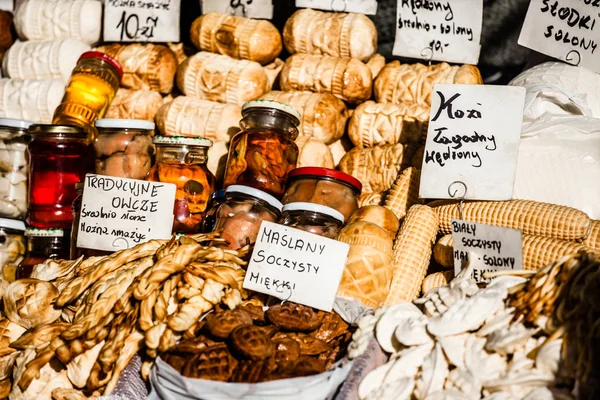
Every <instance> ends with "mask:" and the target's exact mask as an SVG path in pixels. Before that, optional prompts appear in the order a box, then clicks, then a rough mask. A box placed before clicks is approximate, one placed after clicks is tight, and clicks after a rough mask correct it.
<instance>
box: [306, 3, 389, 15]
mask: <svg viewBox="0 0 600 400" xmlns="http://www.w3.org/2000/svg"><path fill="white" fill-rule="evenodd" d="M296 7H299V8H316V9H318V10H327V11H334V12H349V13H350V12H351V13H360V14H367V15H375V14H377V0H296Z"/></svg>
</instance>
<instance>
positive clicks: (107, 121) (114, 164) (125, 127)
mask: <svg viewBox="0 0 600 400" xmlns="http://www.w3.org/2000/svg"><path fill="white" fill-rule="evenodd" d="M96 129H97V130H98V134H97V135H96V139H95V140H94V150H95V152H96V173H97V174H99V175H108V176H116V177H118V178H130V179H144V178H145V177H146V175H147V174H148V171H150V168H151V167H152V159H153V158H154V145H153V144H152V137H153V136H154V122H150V121H146V120H136V119H111V118H103V119H99V120H97V121H96Z"/></svg>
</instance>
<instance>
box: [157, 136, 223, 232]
mask: <svg viewBox="0 0 600 400" xmlns="http://www.w3.org/2000/svg"><path fill="white" fill-rule="evenodd" d="M154 144H155V145H156V165H154V167H152V169H151V170H150V172H148V176H147V177H146V180H148V181H152V182H163V183H173V184H175V185H176V186H177V191H176V193H175V205H174V208H173V214H174V217H175V218H174V220H173V232H175V233H198V232H200V228H201V223H202V219H203V218H204V215H205V213H206V208H207V207H208V201H209V200H210V196H211V195H212V193H213V191H214V188H215V176H214V175H213V174H212V172H210V170H209V169H208V167H207V166H206V162H207V160H208V149H209V148H210V146H212V141H210V140H208V139H203V138H184V137H166V136H156V137H155V138H154Z"/></svg>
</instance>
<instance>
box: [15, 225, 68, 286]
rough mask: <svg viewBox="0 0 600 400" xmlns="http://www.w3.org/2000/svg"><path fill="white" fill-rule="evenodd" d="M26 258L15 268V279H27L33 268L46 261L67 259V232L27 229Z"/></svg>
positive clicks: (61, 230)
mask: <svg viewBox="0 0 600 400" xmlns="http://www.w3.org/2000/svg"><path fill="white" fill-rule="evenodd" d="M25 237H26V238H27V256H26V257H25V259H24V260H23V262H21V264H20V265H19V267H18V268H17V279H25V278H29V276H30V275H31V272H33V267H35V266H36V265H38V264H41V263H43V262H44V261H46V260H48V259H57V260H67V259H68V258H69V231H67V230H63V229H37V228H28V229H27V230H26V231H25Z"/></svg>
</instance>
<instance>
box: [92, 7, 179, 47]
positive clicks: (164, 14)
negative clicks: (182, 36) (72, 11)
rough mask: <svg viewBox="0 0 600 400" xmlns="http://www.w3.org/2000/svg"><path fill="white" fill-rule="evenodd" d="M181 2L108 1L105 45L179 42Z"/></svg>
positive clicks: (105, 10)
mask: <svg viewBox="0 0 600 400" xmlns="http://www.w3.org/2000/svg"><path fill="white" fill-rule="evenodd" d="M180 10H181V0H105V2H104V34H103V35H104V41H105V42H179V17H180Z"/></svg>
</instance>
